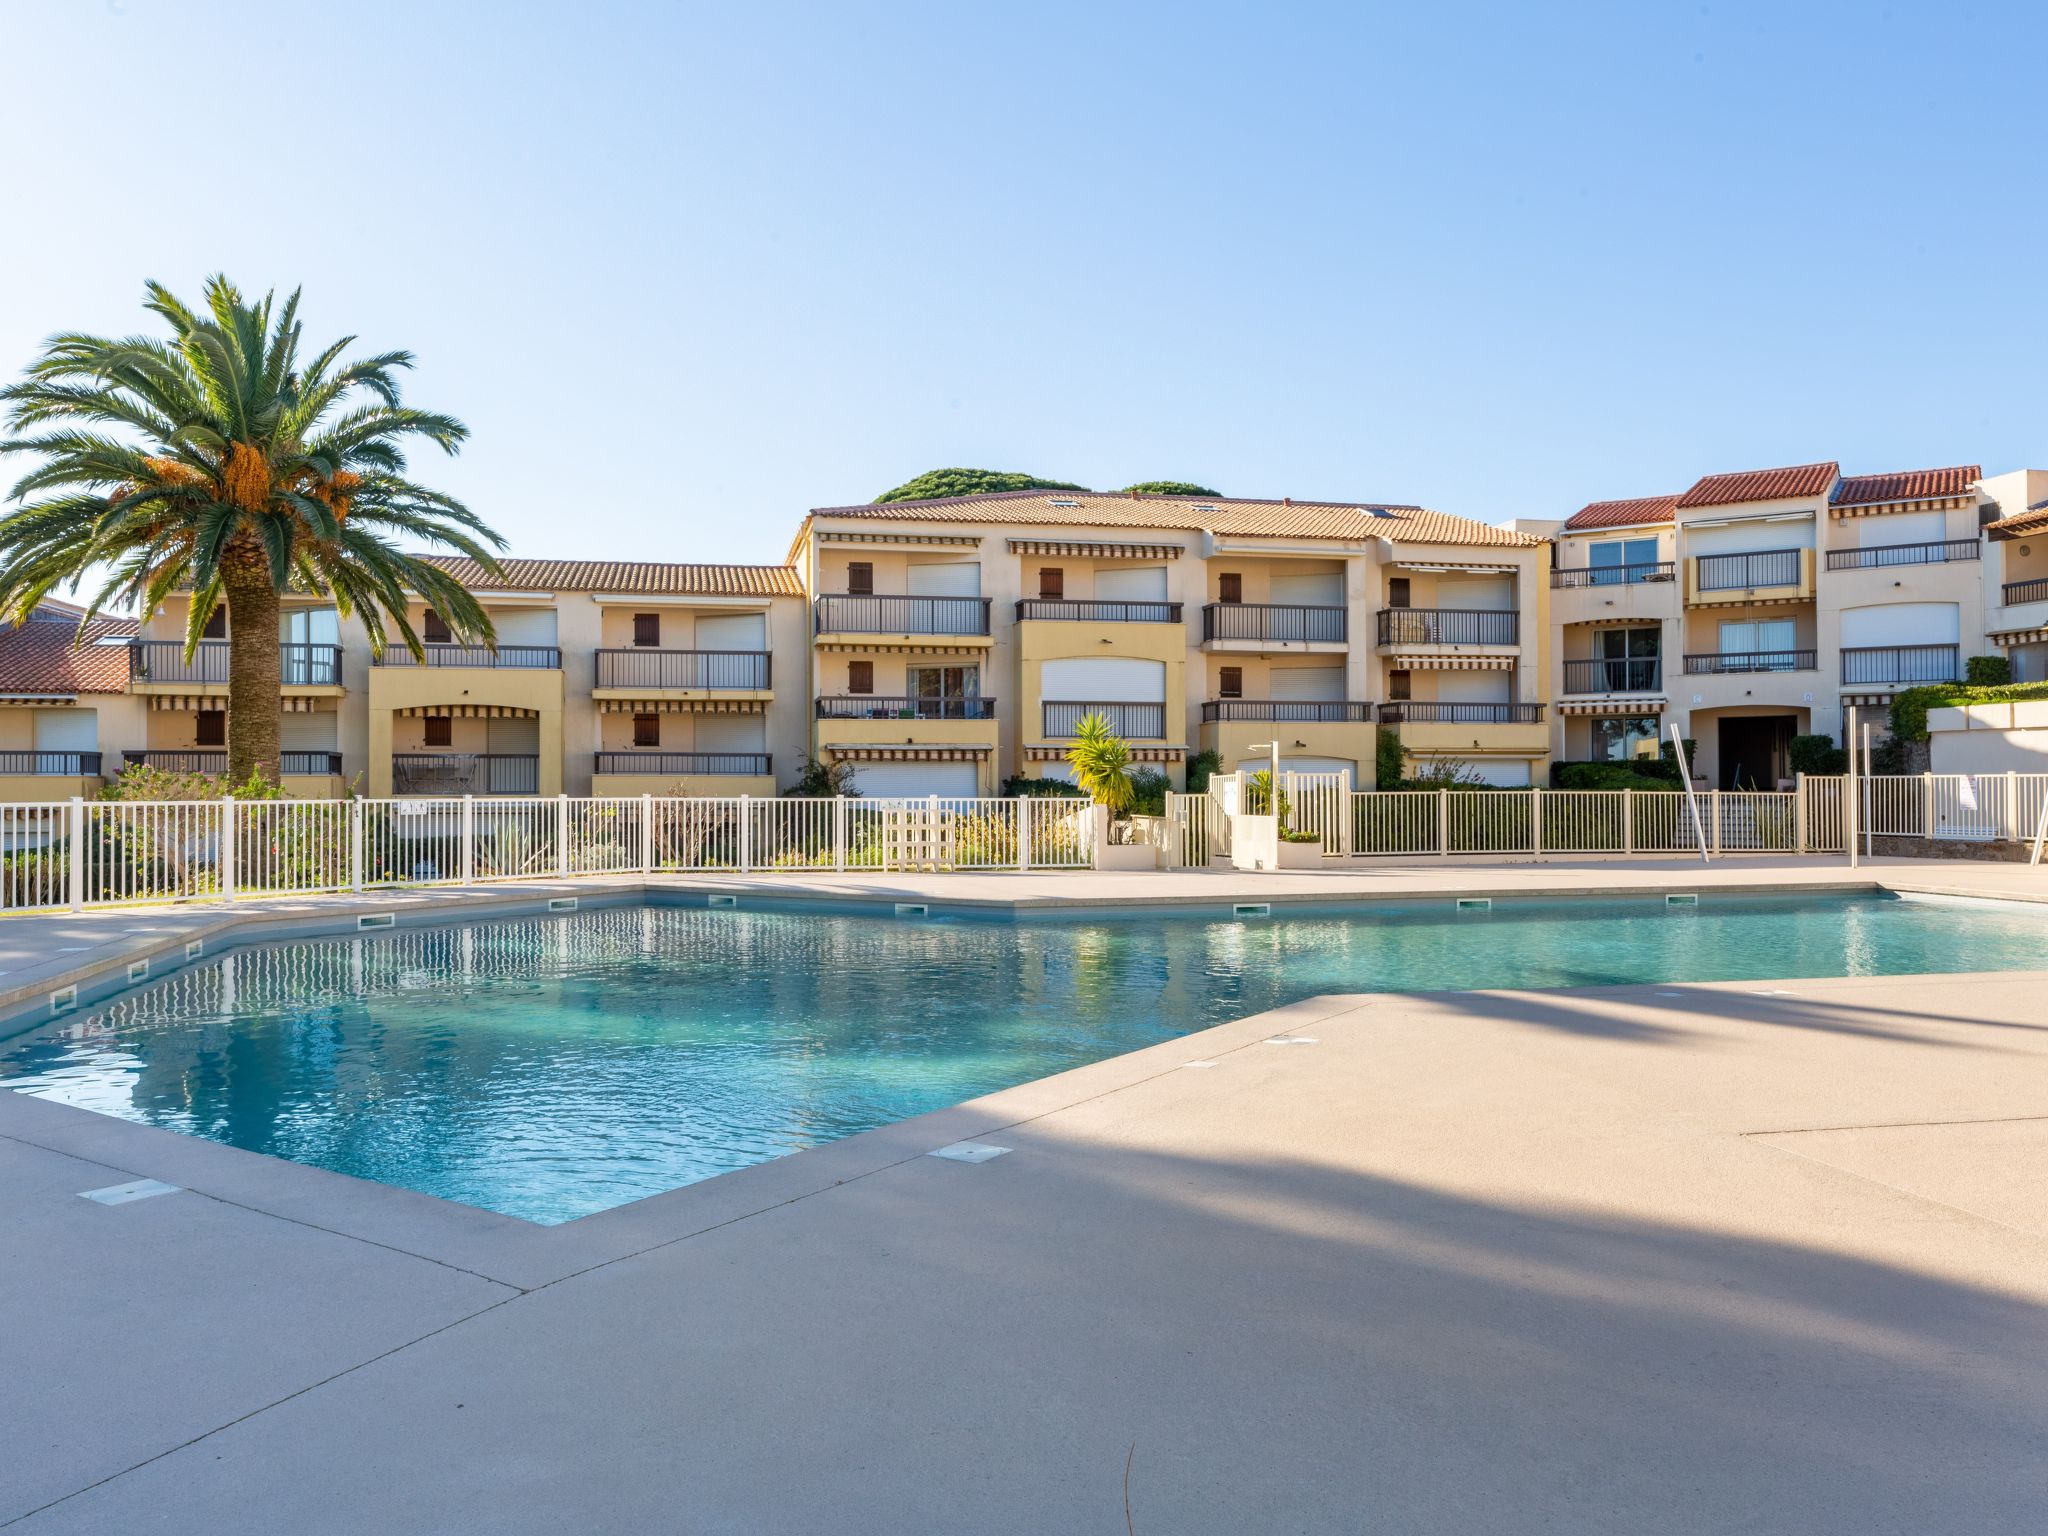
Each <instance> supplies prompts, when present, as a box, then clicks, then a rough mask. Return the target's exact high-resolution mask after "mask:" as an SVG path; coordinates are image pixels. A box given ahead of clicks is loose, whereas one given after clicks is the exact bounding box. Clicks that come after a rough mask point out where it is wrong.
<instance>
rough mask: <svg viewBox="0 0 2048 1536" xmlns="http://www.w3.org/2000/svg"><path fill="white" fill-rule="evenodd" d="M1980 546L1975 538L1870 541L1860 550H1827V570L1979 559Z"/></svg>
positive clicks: (1851, 569) (1943, 563)
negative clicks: (1895, 541) (1924, 542)
mask: <svg viewBox="0 0 2048 1536" xmlns="http://www.w3.org/2000/svg"><path fill="white" fill-rule="evenodd" d="M1983 556H1984V548H1983V546H1982V545H1981V544H1979V543H1978V542H1977V541H1976V540H1975V539H1943V540H1940V541H1939V542H1937V543H1933V544H1873V545H1870V546H1869V547H1867V548H1864V549H1831V550H1829V551H1828V569H1829V570H1831V571H1870V570H1885V569H1888V568H1889V567H1891V566H1895V565H1947V564H1949V563H1950V562H1951V561H1956V560H1981V559H1982V558H1983Z"/></svg>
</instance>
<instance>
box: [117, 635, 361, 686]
mask: <svg viewBox="0 0 2048 1536" xmlns="http://www.w3.org/2000/svg"><path fill="white" fill-rule="evenodd" d="M129 654H130V664H131V667H132V673H131V675H132V677H133V680H134V681H135V682H136V683H138V684H141V685H145V686H147V685H157V686H173V685H174V686H177V687H184V688H190V687H216V688H225V687H227V685H228V642H227V641H225V640H202V641H200V642H199V648H198V649H197V650H196V651H194V652H193V653H192V656H191V659H190V660H187V659H186V656H185V643H184V642H183V641H182V640H136V641H132V642H131V643H130V646H129ZM277 661H278V681H279V683H280V684H281V685H282V686H283V687H286V688H339V687H340V686H341V647H340V646H338V645H298V644H281V645H279V646H278V648H277Z"/></svg>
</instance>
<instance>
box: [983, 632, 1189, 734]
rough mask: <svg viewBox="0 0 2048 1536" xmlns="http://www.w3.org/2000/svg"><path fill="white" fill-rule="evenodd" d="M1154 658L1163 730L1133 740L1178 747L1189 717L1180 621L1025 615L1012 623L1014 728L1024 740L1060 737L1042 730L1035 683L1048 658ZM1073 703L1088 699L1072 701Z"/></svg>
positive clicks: (1185, 642)
mask: <svg viewBox="0 0 2048 1536" xmlns="http://www.w3.org/2000/svg"><path fill="white" fill-rule="evenodd" d="M1104 656H1109V657H1115V658H1116V659H1118V660H1120V661H1129V660H1138V661H1157V662H1162V663H1164V664H1165V667H1166V710H1165V717H1166V723H1165V734H1164V735H1162V736H1133V737H1131V738H1130V739H1131V740H1132V741H1134V742H1143V743H1148V744H1149V743H1159V744H1163V745H1167V746H1182V745H1184V744H1185V743H1184V742H1183V741H1182V737H1183V736H1184V735H1185V734H1186V730H1187V726H1186V721H1187V718H1188V686H1187V661H1188V636H1187V627H1186V626H1185V625H1182V624H1122V623H1117V624H1075V623H1068V622H1066V621H1064V620H1057V619H1044V620H1041V619H1027V620H1025V621H1024V622H1023V623H1021V624H1019V625H1018V626H1017V698H1018V706H1019V713H1018V716H1017V718H1018V722H1019V725H1018V728H1019V733H1020V734H1021V735H1022V737H1023V739H1024V740H1025V741H1027V742H1032V743H1045V744H1050V743H1053V742H1056V741H1059V740H1063V739H1064V738H1059V737H1051V736H1047V735H1046V734H1045V711H1044V709H1043V708H1042V707H1041V706H1042V705H1043V704H1044V702H1045V694H1044V691H1043V689H1042V688H1041V686H1040V681H1039V680H1040V677H1041V676H1042V674H1043V671H1044V667H1045V663H1047V662H1048V661H1066V660H1092V659H1094V658H1096V657H1104ZM1074 702H1077V703H1078V702H1088V701H1085V700H1076V701H1074Z"/></svg>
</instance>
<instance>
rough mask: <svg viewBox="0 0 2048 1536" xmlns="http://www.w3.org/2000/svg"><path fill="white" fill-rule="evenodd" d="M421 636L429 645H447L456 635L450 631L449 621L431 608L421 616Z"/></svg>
mask: <svg viewBox="0 0 2048 1536" xmlns="http://www.w3.org/2000/svg"><path fill="white" fill-rule="evenodd" d="M420 638H421V639H422V640H424V641H426V643H427V644H428V645H446V644H448V642H449V641H451V640H453V639H454V638H455V637H454V636H453V635H451V634H450V633H449V632H448V624H447V621H446V620H444V619H443V618H442V617H441V615H439V614H438V613H436V612H434V610H433V609H431V608H429V609H428V610H427V611H426V612H425V613H424V614H423V615H421V617H420Z"/></svg>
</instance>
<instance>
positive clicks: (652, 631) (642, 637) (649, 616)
mask: <svg viewBox="0 0 2048 1536" xmlns="http://www.w3.org/2000/svg"><path fill="white" fill-rule="evenodd" d="M633 643H634V644H635V645H659V644H661V615H660V614H658V613H636V614H634V615H633Z"/></svg>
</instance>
